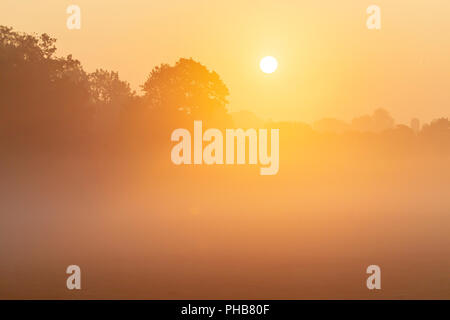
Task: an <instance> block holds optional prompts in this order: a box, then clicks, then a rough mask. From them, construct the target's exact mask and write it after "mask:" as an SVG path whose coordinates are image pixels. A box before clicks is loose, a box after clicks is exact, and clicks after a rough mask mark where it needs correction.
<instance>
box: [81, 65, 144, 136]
mask: <svg viewBox="0 0 450 320" xmlns="http://www.w3.org/2000/svg"><path fill="white" fill-rule="evenodd" d="M88 80H89V89H90V96H91V102H92V103H93V107H94V117H95V120H96V126H97V127H98V126H103V127H105V126H106V127H109V128H111V127H112V126H113V125H115V124H117V122H118V120H119V116H120V114H121V112H123V111H125V108H127V107H130V106H131V104H132V103H133V102H134V101H135V100H136V93H135V92H134V91H132V90H131V88H130V84H129V83H128V82H126V81H122V80H120V78H119V74H118V73H117V72H110V71H106V70H103V69H97V70H96V71H95V72H93V73H90V74H89V75H88Z"/></svg>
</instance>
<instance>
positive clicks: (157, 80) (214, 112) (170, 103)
mask: <svg viewBox="0 0 450 320" xmlns="http://www.w3.org/2000/svg"><path fill="white" fill-rule="evenodd" d="M142 89H143V90H144V92H145V96H144V101H145V103H146V104H147V105H148V106H150V107H151V108H152V109H153V110H156V111H159V112H161V111H162V113H163V114H164V115H165V116H167V117H169V118H171V119H175V118H177V117H179V116H180V115H181V116H188V117H190V118H193V119H204V120H206V119H209V120H213V121H219V122H221V121H224V120H225V119H228V115H227V109H226V105H227V103H228V100H227V97H228V95H229V91H228V88H227V87H226V85H225V84H224V83H223V81H222V80H221V79H220V77H219V75H218V74H217V73H216V72H214V71H210V70H208V69H207V68H206V67H205V66H204V65H202V64H200V63H198V62H196V61H194V60H192V59H184V58H182V59H180V60H179V61H178V62H176V64H175V65H174V66H170V65H168V64H162V65H160V66H158V67H155V68H154V69H153V70H152V72H151V73H150V75H149V77H148V79H147V81H146V82H145V83H144V85H143V86H142Z"/></svg>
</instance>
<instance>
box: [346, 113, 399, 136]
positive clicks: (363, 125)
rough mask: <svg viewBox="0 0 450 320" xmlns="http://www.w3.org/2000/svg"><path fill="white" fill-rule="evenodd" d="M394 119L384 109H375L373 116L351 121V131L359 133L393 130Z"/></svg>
mask: <svg viewBox="0 0 450 320" xmlns="http://www.w3.org/2000/svg"><path fill="white" fill-rule="evenodd" d="M394 125H395V121H394V118H392V117H391V115H390V114H389V112H388V111H387V110H385V109H382V108H379V109H376V110H375V111H374V112H373V114H372V115H371V116H370V115H364V116H361V117H358V118H354V119H353V120H352V129H354V130H357V131H361V132H383V131H386V130H389V129H393V128H394Z"/></svg>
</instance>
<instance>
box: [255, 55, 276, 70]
mask: <svg viewBox="0 0 450 320" xmlns="http://www.w3.org/2000/svg"><path fill="white" fill-rule="evenodd" d="M259 67H260V68H261V70H262V72H264V73H273V72H275V70H277V68H278V61H277V59H275V58H274V57H272V56H267V57H264V58H262V59H261V62H260V63H259Z"/></svg>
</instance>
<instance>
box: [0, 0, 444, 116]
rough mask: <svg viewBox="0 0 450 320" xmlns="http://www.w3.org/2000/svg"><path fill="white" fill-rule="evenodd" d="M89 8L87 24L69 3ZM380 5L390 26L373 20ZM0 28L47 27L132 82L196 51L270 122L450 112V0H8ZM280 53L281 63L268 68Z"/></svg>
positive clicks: (81, 54)
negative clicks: (74, 25)
mask: <svg viewBox="0 0 450 320" xmlns="http://www.w3.org/2000/svg"><path fill="white" fill-rule="evenodd" d="M70 4H77V5H79V6H80V7H81V10H82V27H81V30H76V31H74V30H72V31H71V30H68V29H67V28H66V19H67V17H68V15H67V14H66V8H67V6H68V5H70ZM371 4H377V5H379V6H380V7H381V10H382V11H381V19H382V28H381V30H379V31H376V30H368V29H367V28H366V19H367V14H366V8H367V7H368V6H369V5H371ZM0 24H2V25H7V26H12V27H14V28H15V29H17V30H19V31H25V32H37V33H42V32H47V33H49V34H51V35H53V36H54V37H56V38H57V39H58V43H57V46H58V48H59V51H58V53H59V54H60V55H65V54H68V53H72V54H73V55H74V56H75V57H76V58H77V59H79V60H81V62H82V64H83V66H84V67H85V69H86V70H87V71H93V70H95V68H105V69H110V70H115V71H119V73H120V75H121V77H122V78H123V79H125V80H128V81H129V82H130V83H131V84H132V86H133V87H134V88H138V87H139V85H140V84H142V83H143V82H144V81H145V79H146V77H147V75H148V73H149V72H150V71H151V69H152V68H153V67H154V66H155V65H158V64H160V63H170V64H173V63H174V62H175V61H176V60H177V59H178V58H180V57H192V58H194V59H196V60H198V61H199V62H201V63H202V64H205V65H206V66H207V67H208V68H210V69H213V70H215V71H217V72H218V73H219V75H220V76H221V77H222V79H223V80H224V82H225V83H226V85H227V86H228V87H229V89H230V93H231V95H230V102H231V103H230V109H231V110H232V111H236V110H241V109H246V110H250V111H253V112H255V113H257V114H258V115H260V116H261V117H264V118H272V119H274V120H279V119H297V120H302V121H308V122H309V121H314V120H317V119H320V118H322V117H336V118H340V119H343V120H350V119H351V118H352V117H354V116H359V115H362V114H365V113H369V112H372V111H373V109H375V108H377V107H383V108H386V109H388V110H389V111H390V112H391V113H392V115H393V116H394V117H395V118H396V119H397V120H398V121H399V122H409V120H410V119H411V118H412V117H419V118H420V119H421V120H424V121H429V120H431V119H433V118H436V117H439V116H445V117H450V111H449V110H450V90H449V89H450V87H449V83H450V81H449V80H450V62H449V57H450V36H449V35H450V1H448V0H408V1H407V0H395V1H393V0H377V1H365V0H346V1H336V0H322V1H317V0H305V1H282V0H270V1H269V0H259V1H254V0H252V1H245V0H228V1H213V0H189V1H187V0H164V1H162V0H152V1H149V0H114V1H111V0H109V1H106V0H95V1H93V0H71V1H64V0H39V1H35V0H33V1H31V0H2V1H1V2H0ZM266 55H273V56H275V57H276V58H277V59H278V62H279V69H278V70H277V71H276V72H275V73H274V74H272V75H265V74H263V73H262V72H261V71H260V70H259V60H260V59H261V58H262V57H264V56H266Z"/></svg>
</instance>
